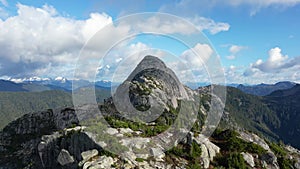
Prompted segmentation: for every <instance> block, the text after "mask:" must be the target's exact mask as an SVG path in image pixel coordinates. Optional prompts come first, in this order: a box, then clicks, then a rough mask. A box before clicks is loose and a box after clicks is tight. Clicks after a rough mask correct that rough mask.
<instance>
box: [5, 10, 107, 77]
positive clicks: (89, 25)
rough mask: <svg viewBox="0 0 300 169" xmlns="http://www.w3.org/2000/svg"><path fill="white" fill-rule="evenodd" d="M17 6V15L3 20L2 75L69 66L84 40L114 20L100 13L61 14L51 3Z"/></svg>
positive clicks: (47, 70)
mask: <svg viewBox="0 0 300 169" xmlns="http://www.w3.org/2000/svg"><path fill="white" fill-rule="evenodd" d="M17 8H18V11H17V15H16V16H12V17H9V18H7V19H6V20H3V21H2V20H0V49H1V50H0V60H1V63H3V64H2V67H1V71H0V76H3V75H7V76H31V75H36V74H41V73H46V72H49V73H50V72H51V73H53V72H56V71H57V68H58V67H59V68H62V67H63V66H64V67H63V69H65V70H66V69H68V66H70V65H72V64H74V63H75V59H76V57H77V55H78V53H79V50H80V48H81V47H82V45H83V44H84V43H85V41H86V40H88V39H89V38H90V37H91V36H92V35H93V34H94V33H95V32H96V31H97V30H98V29H100V28H101V27H103V26H105V25H107V24H109V23H111V22H112V19H111V17H109V16H108V15H106V14H97V13H95V14H91V15H90V18H88V19H87V20H75V19H71V18H66V17H62V16H60V15H59V14H58V12H57V11H56V10H55V9H54V8H53V7H51V6H48V5H44V6H43V7H42V8H35V7H31V6H26V5H22V4H17ZM63 69H60V71H63ZM58 73H61V72H58ZM69 73H70V72H69Z"/></svg>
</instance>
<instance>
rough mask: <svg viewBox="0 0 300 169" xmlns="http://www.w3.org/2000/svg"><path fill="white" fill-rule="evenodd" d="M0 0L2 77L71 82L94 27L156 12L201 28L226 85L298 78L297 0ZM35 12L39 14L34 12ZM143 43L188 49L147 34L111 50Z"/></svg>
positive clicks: (299, 21)
mask: <svg viewBox="0 0 300 169" xmlns="http://www.w3.org/2000/svg"><path fill="white" fill-rule="evenodd" d="M0 2H1V3H0V18H1V20H0V51H1V52H0V77H2V78H6V79H9V78H11V79H20V78H29V77H32V76H38V77H44V78H46V77H51V78H55V77H57V76H65V77H67V78H70V79H71V78H72V75H73V72H74V65H76V62H75V61H74V60H76V57H77V56H78V54H79V52H80V49H81V48H82V46H83V45H84V44H85V42H86V41H87V40H88V39H89V38H90V37H91V36H92V34H94V33H95V32H96V30H98V29H99V28H102V27H103V26H105V25H106V24H109V23H111V21H114V20H116V19H118V18H120V17H122V16H126V15H128V14H134V13H139V12H163V13H169V14H172V15H176V16H179V17H181V18H184V19H186V20H188V21H190V22H192V23H193V24H195V26H196V27H198V28H199V29H200V30H201V31H203V33H204V34H205V36H207V38H208V39H209V40H210V42H211V44H212V46H213V47H214V49H215V50H216V52H217V53H218V54H219V57H220V61H221V64H222V68H223V70H224V74H225V79H226V81H227V83H248V84H254V83H275V82H278V81H285V80H289V81H294V82H298V83H299V82H300V73H299V72H300V71H299V68H300V52H299V45H300V43H299V42H300V31H299V30H300V19H299V17H298V16H300V0H265V1H259V0H228V1H226V2H224V1H221V0H210V1H209V0H201V1H196V0H195V1H192V0H177V1H171V0H167V1H159V0H153V1H146V0H140V1H133V0H124V1H116V0H111V1H107V0H106V1H100V2H99V1H96V0H93V1H81V0H74V1H67V0H61V1H55V0H51V1H45V0H40V1H36V0H19V1H15V0H9V1H6V0H0ZM41 11H42V13H43V12H44V13H43V14H45V15H39V12H41ZM42 13H41V14H42ZM91 14H94V15H91ZM93 26H94V27H95V28H93ZM58 27H59V29H58ZM79 29H80V30H81V31H78V30H79ZM120 29H121V28H120ZM124 29H125V28H124ZM122 30H123V29H122ZM122 30H121V31H122ZM120 36H121V35H120ZM51 38H53V40H52V39H51ZM55 38H56V39H55ZM60 38H61V40H58V42H57V39H60ZM41 44H45V45H43V46H42V45H41ZM123 47H124V46H123ZM149 47H152V48H161V49H164V50H169V51H170V52H171V53H173V54H175V55H178V56H182V55H183V53H184V51H185V50H187V49H185V48H184V47H182V46H180V45H178V44H177V43H172V42H171V41H170V40H168V39H165V38H149V37H146V38H145V37H144V38H143V37H137V38H135V39H134V40H132V41H128V44H127V45H125V47H124V48H126V49H121V48H122V45H120V47H119V48H118V50H119V51H120V52H123V54H124V51H126V50H129V49H130V50H132V51H135V52H136V51H138V50H146V49H148V48H149ZM201 49H204V48H201ZM125 54H126V52H125ZM108 57H109V56H108ZM111 57H113V56H111ZM115 57H116V56H115ZM118 57H119V56H118ZM118 57H116V58H114V59H111V58H107V59H106V60H107V63H105V64H104V66H103V65H102V66H99V69H101V68H102V69H103V70H100V71H99V72H100V73H99V74H98V78H99V79H101V77H102V80H104V79H105V78H107V77H108V76H111V74H109V73H108V72H109V71H113V70H112V69H113V68H115V66H116V65H117V63H116V64H115V65H114V64H112V63H111V62H112V61H111V60H113V61H114V62H115V61H116V60H120V58H118ZM189 58H191V57H189ZM70 59H71V60H73V61H70ZM121 59H122V58H121ZM191 62H193V61H191ZM118 63H119V62H118ZM120 63H121V62H120ZM104 67H106V68H105V69H106V70H104ZM101 72H102V73H103V74H101ZM196 72H200V71H196ZM87 74H88V73H87ZM196 76H197V75H196ZM104 77H105V78H104ZM199 78H200V76H199ZM199 81H201V80H199Z"/></svg>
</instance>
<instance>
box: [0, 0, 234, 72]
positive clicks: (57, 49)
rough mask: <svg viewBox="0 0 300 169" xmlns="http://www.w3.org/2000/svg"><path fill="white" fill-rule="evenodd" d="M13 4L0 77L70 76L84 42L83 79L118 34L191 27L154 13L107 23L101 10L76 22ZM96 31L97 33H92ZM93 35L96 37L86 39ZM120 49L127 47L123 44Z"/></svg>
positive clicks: (201, 22) (204, 25) (3, 32)
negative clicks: (156, 15)
mask: <svg viewBox="0 0 300 169" xmlns="http://www.w3.org/2000/svg"><path fill="white" fill-rule="evenodd" d="M3 2H4V1H3ZM16 6H17V14H16V15H15V16H9V17H8V18H6V19H4V20H1V19H0V63H1V66H0V77H1V76H8V77H23V76H25V77H30V76H49V77H52V76H54V77H55V76H57V75H58V74H59V75H60V76H66V77H69V78H72V75H73V71H74V68H75V65H76V63H77V57H78V55H79V53H80V51H81V48H82V47H83V46H84V45H85V44H86V42H87V41H89V43H88V45H86V46H85V50H84V51H82V52H81V53H80V54H81V56H82V57H83V58H82V60H81V61H84V62H85V63H86V64H82V65H81V67H80V68H79V69H81V70H85V71H82V72H80V73H81V74H82V77H88V76H90V75H91V74H92V72H95V68H97V67H98V66H99V56H102V55H104V54H105V52H106V51H105V50H106V49H107V48H108V47H109V46H107V45H110V44H114V43H117V40H118V39H121V37H126V36H127V35H129V34H130V33H131V32H132V31H136V30H133V29H138V31H139V32H141V31H158V32H161V33H166V34H171V33H183V34H190V33H192V32H193V31H195V29H192V28H191V26H190V25H186V24H185V23H186V22H184V21H183V20H180V19H178V20H176V19H175V20H163V19H161V18H159V17H155V16H154V17H148V18H146V19H145V20H139V21H137V20H132V21H129V20H127V21H126V22H119V23H118V24H111V23H112V17H110V16H109V15H107V14H105V13H91V14H90V16H89V18H87V19H84V20H77V19H74V18H72V17H66V16H63V15H61V14H60V13H59V12H58V11H57V10H56V9H55V8H53V7H52V6H48V5H44V6H42V7H40V8H37V7H32V6H27V5H23V4H17V5H16ZM195 22H198V24H196V25H198V29H201V30H208V31H210V32H211V33H212V34H214V33H217V32H220V31H226V30H228V29H229V25H228V24H226V23H218V22H215V21H213V20H212V19H206V18H202V17H198V18H197V19H195ZM102 28H104V29H102ZM100 29H101V30H102V31H101V32H100V33H99V32H97V31H98V30H100ZM94 35H96V37H98V38H92V39H91V37H94ZM139 45H140V46H139ZM141 46H142V45H141V44H137V46H134V47H135V48H137V49H139V50H141V49H142V48H141ZM123 48H124V49H126V50H132V49H130V47H128V46H126V45H125V46H123ZM117 50H119V52H120V53H122V52H123V51H124V50H122V49H121V48H118V49H117ZM123 54H128V53H124V52H123ZM186 57H187V56H186ZM120 59H122V57H120V56H118V57H113V59H112V60H114V61H116V60H118V62H122V60H120ZM110 69H112V67H110Z"/></svg>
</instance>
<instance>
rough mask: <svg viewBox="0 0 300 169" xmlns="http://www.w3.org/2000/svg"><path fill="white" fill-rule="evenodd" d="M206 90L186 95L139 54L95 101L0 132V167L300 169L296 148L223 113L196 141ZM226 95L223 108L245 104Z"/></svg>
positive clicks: (27, 118)
mask: <svg viewBox="0 0 300 169" xmlns="http://www.w3.org/2000/svg"><path fill="white" fill-rule="evenodd" d="M214 87H215V86H214ZM211 88H212V86H206V87H203V88H199V89H197V90H191V89H189V88H187V87H185V86H184V85H182V84H181V83H180V81H179V79H178V78H177V77H176V75H175V73H174V72H173V71H172V70H171V69H169V68H168V67H167V66H166V65H165V64H164V63H163V62H162V61H161V60H160V59H159V58H157V57H154V56H146V57H144V59H143V60H142V61H141V62H140V63H139V64H138V65H137V67H136V69H135V70H134V71H133V72H132V73H131V74H130V75H129V77H128V78H127V79H126V80H125V81H124V82H123V83H122V84H121V85H120V86H119V87H118V88H117V90H116V92H115V94H114V95H113V96H112V97H108V98H107V99H105V100H104V102H103V103H101V104H99V105H89V104H85V105H81V106H78V107H76V108H63V109H55V110H52V109H49V110H45V111H40V112H35V113H28V114H25V115H23V116H22V117H20V118H18V119H16V120H15V121H13V122H11V123H10V124H8V125H7V126H6V127H4V128H3V130H2V131H1V132H0V168H1V169H2V168H3V169H6V168H7V169H19V168H28V169H29V168H33V169H41V168H49V169H50V168H51V169H55V168H57V169H61V168H62V169H63V168H65V169H69V168H71V169H73V168H74V169H77V168H83V169H109V168H116V169H118V168H124V169H131V168H144V169H151V168H155V169H157V168H159V169H165V168H166V169H168V168H169V169H174V168H175V169H184V168H187V169H189V168H193V169H195V168H270V169H273V168H300V151H299V150H298V149H296V148H294V147H292V146H287V145H285V144H284V143H282V142H276V141H274V140H270V139H268V138H267V137H264V136H263V135H258V134H255V133H254V132H253V131H255V130H253V131H249V130H247V128H246V127H247V126H246V125H245V126H239V123H238V121H232V118H231V116H232V115H235V114H237V113H238V110H236V109H233V108H231V107H227V108H226V109H225V113H224V116H223V119H222V120H221V123H225V124H227V125H224V124H223V125H220V126H219V127H218V128H217V129H216V130H215V131H214V133H213V134H212V135H211V136H210V137H206V136H205V135H203V134H202V130H203V129H204V128H205V127H206V126H205V123H206V121H207V115H208V113H209V109H210V108H211V103H210V101H211V98H212V97H214V96H211V94H210V90H211ZM229 91H230V92H232V93H230V94H231V95H230V97H229V98H230V99H231V98H232V100H229V101H228V102H229V103H230V104H229V105H234V104H235V101H238V105H242V104H244V103H247V104H249V103H251V101H252V100H251V99H249V98H248V97H243V99H244V100H241V99H240V100H238V99H237V98H236V95H237V94H236V93H234V90H232V91H231V90H229ZM238 94H239V93H238ZM239 96H240V97H239V98H242V97H241V96H243V95H242V94H241V95H239ZM249 97H250V96H249ZM245 99H248V100H245ZM255 103H256V102H255ZM183 108H184V109H183ZM230 108H231V109H230ZM182 109H183V110H184V113H186V114H184V116H183V117H181V116H182V115H181V113H182V112H181V111H180V110H182ZM233 110H236V111H233ZM260 110H261V111H262V113H263V112H264V111H263V110H264V109H262V108H261V109H260ZM243 111H244V110H243ZM99 112H101V113H99ZM187 112H189V113H187ZM193 117H195V118H193ZM236 117H238V116H236ZM178 118H179V120H178ZM190 122H192V125H191V126H190V128H188V129H187V128H185V127H186V126H188V124H189V123H190ZM180 134H181V135H183V136H184V137H179V136H180Z"/></svg>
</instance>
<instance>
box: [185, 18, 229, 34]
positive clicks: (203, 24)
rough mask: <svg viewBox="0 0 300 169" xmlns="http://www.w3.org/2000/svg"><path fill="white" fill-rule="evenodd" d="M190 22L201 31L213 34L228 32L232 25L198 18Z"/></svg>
mask: <svg viewBox="0 0 300 169" xmlns="http://www.w3.org/2000/svg"><path fill="white" fill-rule="evenodd" d="M188 20H190V21H191V22H192V23H193V24H194V25H195V26H196V27H197V29H199V30H200V31H203V30H208V31H209V32H210V33H211V34H216V33H219V32H222V31H228V30H229V28H230V25H229V24H228V23H224V22H215V21H214V20H212V19H210V18H205V17H199V16H196V17H194V18H191V19H188Z"/></svg>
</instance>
